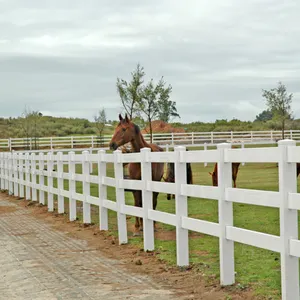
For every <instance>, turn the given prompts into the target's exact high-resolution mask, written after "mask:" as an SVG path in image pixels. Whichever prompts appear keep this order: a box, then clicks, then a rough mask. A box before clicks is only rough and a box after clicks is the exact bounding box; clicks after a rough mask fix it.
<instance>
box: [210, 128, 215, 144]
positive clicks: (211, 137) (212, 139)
mask: <svg viewBox="0 0 300 300" xmlns="http://www.w3.org/2000/svg"><path fill="white" fill-rule="evenodd" d="M210 142H211V143H212V144H213V143H214V133H213V131H212V132H211V133H210Z"/></svg>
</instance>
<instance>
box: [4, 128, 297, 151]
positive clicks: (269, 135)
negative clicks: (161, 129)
mask: <svg viewBox="0 0 300 300" xmlns="http://www.w3.org/2000/svg"><path fill="white" fill-rule="evenodd" d="M144 137H145V139H146V140H147V141H148V142H149V141H150V135H149V134H144ZM281 137H282V132H281V131H279V130H269V131H227V132H184V133H154V134H153V143H155V144H158V145H171V146H174V145H189V146H193V145H194V146H197V145H203V144H204V143H207V144H218V143H223V142H230V143H249V144H258V143H274V142H276V141H277V140H280V139H281ZM285 138H289V139H292V140H300V130H286V131H285ZM110 140H111V136H110V135H105V136H104V137H103V138H102V139H101V141H99V137H97V136H64V137H41V138H37V139H34V138H27V139H26V138H9V139H0V149H3V150H9V151H11V150H16V151H17V150H18V149H30V150H33V149H45V148H50V149H53V148H69V149H70V148H71V149H73V148H86V147H92V148H96V147H107V146H108V143H109V141H110Z"/></svg>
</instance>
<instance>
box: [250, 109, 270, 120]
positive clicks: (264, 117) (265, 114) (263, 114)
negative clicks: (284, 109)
mask: <svg viewBox="0 0 300 300" xmlns="http://www.w3.org/2000/svg"><path fill="white" fill-rule="evenodd" d="M272 119H273V113H272V111H270V110H269V109H265V110H263V111H262V112H261V113H260V114H259V115H257V116H256V118H255V120H254V121H262V122H266V121H270V120H272Z"/></svg>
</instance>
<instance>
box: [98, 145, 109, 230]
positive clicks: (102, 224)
mask: <svg viewBox="0 0 300 300" xmlns="http://www.w3.org/2000/svg"><path fill="white" fill-rule="evenodd" d="M104 155H105V150H104V149H101V150H99V151H98V189H99V200H100V203H99V218H100V220H99V229H100V230H108V211H107V208H106V207H103V200H106V199H107V186H106V185H104V184H103V177H105V176H106V161H105V159H104Z"/></svg>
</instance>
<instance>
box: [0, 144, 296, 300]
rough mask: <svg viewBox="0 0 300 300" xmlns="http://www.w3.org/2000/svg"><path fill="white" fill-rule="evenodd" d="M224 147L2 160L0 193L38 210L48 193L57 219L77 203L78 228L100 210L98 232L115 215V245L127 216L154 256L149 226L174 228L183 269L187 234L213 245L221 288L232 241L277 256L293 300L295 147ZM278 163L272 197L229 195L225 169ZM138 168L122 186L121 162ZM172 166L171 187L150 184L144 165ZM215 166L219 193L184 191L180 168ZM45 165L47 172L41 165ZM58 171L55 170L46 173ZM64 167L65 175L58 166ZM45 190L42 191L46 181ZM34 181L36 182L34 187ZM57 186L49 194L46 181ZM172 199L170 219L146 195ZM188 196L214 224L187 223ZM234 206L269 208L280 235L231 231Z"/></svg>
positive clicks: (229, 270) (243, 192)
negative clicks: (212, 208)
mask: <svg viewBox="0 0 300 300" xmlns="http://www.w3.org/2000/svg"><path fill="white" fill-rule="evenodd" d="M230 147H231V146H230V144H219V145H218V148H217V149H216V150H201V151H188V152H186V151H185V148H184V147H182V146H179V147H176V149H175V151H174V152H150V149H148V148H144V149H142V150H141V152H140V153H129V154H122V153H121V152H120V151H119V150H117V151H115V152H114V153H113V154H107V153H105V150H99V152H98V153H97V154H90V153H89V152H88V151H84V152H83V153H82V154H75V153H74V152H69V153H68V154H63V153H57V154H55V155H54V154H53V153H49V154H47V155H44V153H41V154H39V155H36V154H35V153H32V154H30V155H29V153H25V154H20V153H13V154H12V153H1V154H0V184H1V189H5V190H8V191H9V193H10V194H13V195H15V196H19V197H25V198H26V199H31V200H33V201H37V199H39V202H40V203H42V204H45V200H46V197H45V192H47V193H48V196H47V205H48V209H49V211H53V209H54V201H53V195H54V194H56V195H57V196H58V212H59V213H63V212H64V197H67V198H68V199H69V217H70V220H71V221H73V220H75V219H76V213H77V212H76V201H81V202H82V203H83V222H84V223H90V222H91V207H90V205H91V204H94V205H96V206H98V207H99V215H100V229H101V230H108V209H110V210H114V211H116V212H117V221H118V235H119V243H120V244H125V243H127V241H128V236H127V223H126V215H131V216H138V217H142V218H143V219H144V230H143V237H144V250H145V251H146V250H154V226H153V221H158V222H162V223H165V224H170V225H173V226H175V227H176V245H177V246H176V251H177V264H178V265H179V266H185V265H188V264H189V239H188V231H189V230H192V231H196V232H201V233H204V234H208V235H212V236H215V237H218V238H219V247H220V281H221V284H222V285H230V284H233V283H234V282H235V272H234V242H239V243H243V244H247V245H251V246H255V247H259V248H263V249H268V250H271V251H275V252H279V253H280V254H281V284H282V299H288V300H299V299H300V297H299V257H300V241H299V240H298V220H297V218H298V210H300V194H298V193H297V180H296V163H297V162H300V147H297V146H296V143H295V141H291V140H284V141H280V142H279V145H278V147H267V148H244V149H231V148H230ZM241 161H244V162H246V163H278V172H279V192H274V191H260V190H247V189H239V188H232V180H231V170H232V169H231V163H233V162H241ZM125 162H141V166H142V180H125V179H123V163H125ZM153 162H161V163H164V162H173V163H174V164H175V178H176V182H175V183H165V182H154V181H151V163H153ZM187 162H190V163H203V162H218V176H219V177H218V183H219V186H218V187H213V186H202V185H187V184H186V175H185V174H186V163H187ZM45 163H46V164H47V170H44V165H45ZM90 163H96V164H98V175H96V176H95V175H90V174H89V164H90ZM107 163H113V164H114V171H115V178H111V177H108V176H107V172H106V171H107V170H106V166H107ZM76 164H81V165H82V174H77V173H75V166H76ZM54 165H57V171H53V166H54ZM64 165H68V172H64V170H63V166H64ZM46 177H47V178H48V185H45V183H44V182H45V178H46ZM37 178H39V183H37ZM55 178H56V179H57V187H53V179H55ZM64 179H66V180H68V181H69V191H67V190H64V184H63V180H64ZM76 181H81V182H82V184H83V193H82V194H80V193H76V189H75V184H76ZM91 183H95V184H98V188H99V197H93V196H91V194H90V184H91ZM107 186H112V187H115V188H116V202H114V201H111V200H110V199H108V196H107ZM124 189H138V190H141V191H142V195H143V208H140V207H134V206H131V205H127V204H125V195H124ZM153 191H156V192H160V193H171V194H175V204H176V213H175V214H171V213H165V212H161V211H157V210H153V209H152V192H153ZM188 196H191V197H199V198H208V199H212V200H217V201H218V205H219V209H218V213H219V222H218V223H213V222H208V221H203V220H199V219H194V218H190V217H188V210H187V207H188V198H187V197H188ZM233 202H238V203H246V204H254V205H260V206H267V207H276V208H279V210H280V235H279V236H276V235H271V234H266V233H261V232H256V231H252V230H246V229H242V228H238V227H235V226H233V205H232V203H233Z"/></svg>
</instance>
